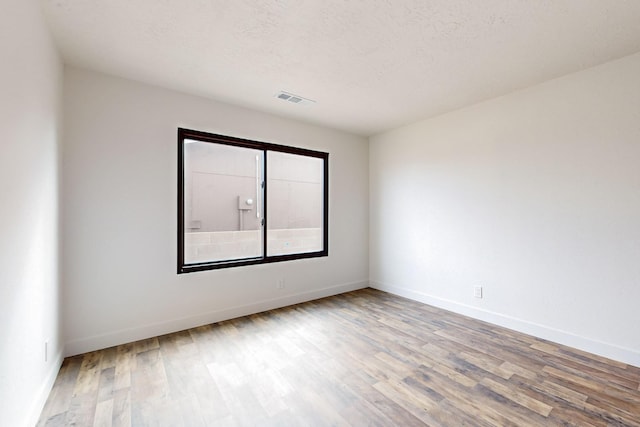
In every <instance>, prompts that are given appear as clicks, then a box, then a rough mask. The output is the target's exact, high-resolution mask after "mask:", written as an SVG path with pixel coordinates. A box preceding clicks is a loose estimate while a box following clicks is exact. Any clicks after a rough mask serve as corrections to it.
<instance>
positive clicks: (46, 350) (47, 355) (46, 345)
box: [44, 341, 49, 362]
mask: <svg viewBox="0 0 640 427" xmlns="http://www.w3.org/2000/svg"><path fill="white" fill-rule="evenodd" d="M48 360H49V341H45V342H44V361H45V362H46V361H48Z"/></svg>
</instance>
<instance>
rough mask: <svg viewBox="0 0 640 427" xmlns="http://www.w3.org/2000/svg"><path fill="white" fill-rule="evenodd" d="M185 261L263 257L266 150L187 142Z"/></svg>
mask: <svg viewBox="0 0 640 427" xmlns="http://www.w3.org/2000/svg"><path fill="white" fill-rule="evenodd" d="M183 156H184V204H185V205H184V232H185V234H184V262H185V264H194V263H201V262H212V261H227V260H239V259H247V258H256V257H261V256H262V248H263V244H262V232H261V220H262V206H261V199H262V194H261V192H262V189H261V183H262V172H261V170H262V164H263V152H262V151H261V150H254V149H249V148H242V147H235V146H231V145H223V144H215V143H209V142H201V141H195V140H189V139H185V141H184V152H183Z"/></svg>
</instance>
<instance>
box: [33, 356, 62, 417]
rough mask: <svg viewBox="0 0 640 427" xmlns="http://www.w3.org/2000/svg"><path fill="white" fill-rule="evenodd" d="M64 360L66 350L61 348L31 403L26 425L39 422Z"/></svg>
mask: <svg viewBox="0 0 640 427" xmlns="http://www.w3.org/2000/svg"><path fill="white" fill-rule="evenodd" d="M63 360H64V350H61V351H59V352H58V354H57V355H56V357H55V358H54V359H53V360H52V361H51V365H50V369H49V372H47V376H46V378H45V380H44V381H43V382H42V385H41V386H40V389H39V390H38V391H37V393H36V395H35V397H34V399H33V401H32V403H31V408H30V410H29V412H28V414H27V419H26V423H25V424H24V425H25V426H35V425H36V424H37V423H38V420H39V419H40V414H41V413H42V409H43V408H44V405H45V403H47V399H48V398H49V393H51V389H52V388H53V384H54V383H55V382H56V378H57V377H58V372H60V367H62V362H63Z"/></svg>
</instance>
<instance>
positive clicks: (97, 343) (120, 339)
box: [65, 281, 369, 356]
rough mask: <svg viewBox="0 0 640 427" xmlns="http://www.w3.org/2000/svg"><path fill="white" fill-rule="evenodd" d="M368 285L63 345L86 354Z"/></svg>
mask: <svg viewBox="0 0 640 427" xmlns="http://www.w3.org/2000/svg"><path fill="white" fill-rule="evenodd" d="M368 286H369V282H368V281H362V282H353V283H345V284H342V285H337V286H331V287H328V288H323V289H316V290H313V291H310V292H303V293H299V294H293V295H286V296H284V297H279V298H273V299H268V300H263V301H259V302H256V303H252V304H247V305H242V306H236V307H230V308H226V309H223V310H214V311H211V312H207V313H201V314H197V315H194V316H188V317H183V318H179V319H172V320H168V321H165V322H158V323H154V324H150V325H144V326H139V327H135V328H128V329H121V330H118V331H114V332H110V333H107V334H101V335H95V336H92V337H86V338H80V339H76V340H72V341H69V342H67V343H66V344H65V348H66V356H74V355H76V354H82V353H87V352H89V351H94V350H100V349H103V348H108V347H113V346H115V345H119V344H125V343H129V342H133V341H138V340H141V339H146V338H151V337H156V336H158V335H164V334H169V333H172V332H177V331H183V330H185V329H189V328H195V327H197V326H202V325H208V324H210V323H215V322H221V321H223V320H229V319H235V318H237V317H241V316H247V315H250V314H254V313H260V312H263V311H267V310H273V309H276V308H280V307H286V306H289V305H293V304H299V303H301V302H305V301H311V300H314V299H319V298H324V297H328V296H331V295H337V294H341V293H345V292H350V291H355V290H357V289H363V288H366V287H368Z"/></svg>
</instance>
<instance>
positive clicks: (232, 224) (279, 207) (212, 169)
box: [178, 129, 328, 273]
mask: <svg viewBox="0 0 640 427" xmlns="http://www.w3.org/2000/svg"><path fill="white" fill-rule="evenodd" d="M178 144H179V153H178V157H179V165H178V170H179V174H178V272H179V273H186V272H190V271H199V270H208V269H214V268H222V267H230V266H239V265H250V264H259V263H265V262H274V261H285V260H291V259H299V258H309V257H315V256H326V255H328V248H327V246H328V230H327V224H328V218H327V215H328V206H327V202H328V188H327V182H328V177H327V174H328V154H327V153H322V152H318V151H312V150H306V149H301V148H295V147H287V146H282V145H276V144H270V143H264V142H258V141H249V140H243V139H239V138H233V137H228V136H223V135H214V134H208V133H204V132H198V131H190V130H187V129H178Z"/></svg>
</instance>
